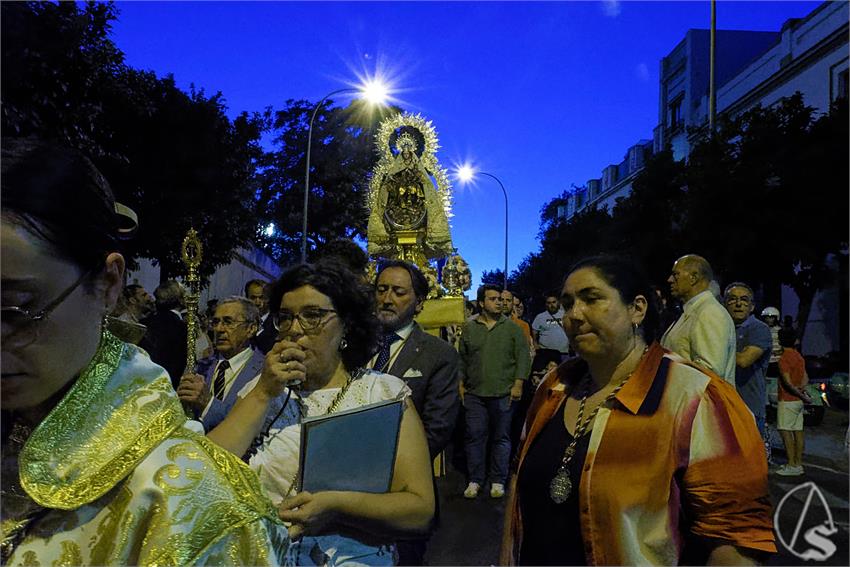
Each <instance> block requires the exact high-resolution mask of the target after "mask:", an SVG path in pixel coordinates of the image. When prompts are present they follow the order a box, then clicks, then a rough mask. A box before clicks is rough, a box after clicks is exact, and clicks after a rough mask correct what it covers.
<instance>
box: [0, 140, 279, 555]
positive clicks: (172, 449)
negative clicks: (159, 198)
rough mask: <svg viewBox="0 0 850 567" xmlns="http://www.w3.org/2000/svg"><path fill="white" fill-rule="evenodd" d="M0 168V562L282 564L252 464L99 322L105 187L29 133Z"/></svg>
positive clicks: (79, 160)
mask: <svg viewBox="0 0 850 567" xmlns="http://www.w3.org/2000/svg"><path fill="white" fill-rule="evenodd" d="M2 163H3V177H2V181H3V193H2V224H1V225H0V230H2V239H0V246H2V257H1V258H0V261H2V330H3V334H2V390H0V392H2V393H1V394H0V395H2V408H3V411H2V418H3V427H2V473H3V483H2V515H0V518H1V519H2V546H0V552H2V555H0V558H2V563H3V564H10V565H48V564H52V565H199V564H214V565H237V564H239V565H266V564H276V563H278V558H279V557H280V556H281V554H282V553H283V551H285V547H286V545H287V543H288V540H287V534H286V530H285V529H284V528H283V527H282V526H281V525H280V523H279V520H278V519H277V514H276V513H275V511H274V509H273V508H272V506H271V504H270V503H269V502H268V501H267V500H266V499H265V497H264V496H261V490H260V487H259V484H258V482H257V479H256V477H255V476H254V474H253V473H252V472H251V471H250V469H248V467H247V466H246V465H245V464H244V463H242V462H241V461H240V460H239V459H237V458H235V457H233V456H232V455H230V454H229V453H227V452H226V451H224V450H222V449H220V448H219V447H217V446H216V445H214V444H212V443H211V442H209V441H208V440H207V439H206V438H205V437H204V436H203V431H202V429H201V428H200V424H198V423H196V422H192V421H187V419H186V417H185V414H184V413H183V410H182V408H181V406H180V403H179V401H178V399H177V397H176V394H175V393H174V391H173V390H172V388H171V383H170V380H169V378H168V375H167V374H166V373H165V371H164V370H163V369H162V368H161V367H159V366H157V365H155V364H153V362H151V360H150V358H149V357H148V356H147V355H146V353H144V351H142V350H140V349H138V348H137V347H135V346H133V345H130V344H126V343H124V342H121V341H120V340H119V339H117V338H116V337H115V336H114V335H112V334H111V333H109V331H107V330H106V328H105V325H104V321H105V317H106V314H107V313H109V312H110V311H111V310H112V308H113V307H114V305H115V302H116V300H117V297H118V295H119V293H120V292H121V288H122V284H123V276H124V258H123V257H122V256H121V255H120V254H119V253H117V252H116V250H117V243H116V241H115V236H114V235H115V234H116V227H117V218H116V214H115V202H114V199H113V197H112V193H111V191H110V189H109V186H108V184H107V183H106V181H105V180H104V179H103V177H102V176H101V175H100V173H99V172H98V171H97V169H95V167H94V165H93V164H92V163H91V162H90V161H88V160H87V159H86V158H84V157H83V156H82V155H80V154H79V153H77V152H75V151H73V150H69V149H65V148H59V147H55V146H48V145H46V144H42V143H37V142H32V141H13V140H4V148H3V160H2Z"/></svg>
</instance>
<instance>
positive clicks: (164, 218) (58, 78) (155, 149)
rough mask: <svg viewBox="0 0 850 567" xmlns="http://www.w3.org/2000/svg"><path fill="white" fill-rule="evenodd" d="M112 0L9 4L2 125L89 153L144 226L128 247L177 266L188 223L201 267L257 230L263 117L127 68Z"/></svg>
mask: <svg viewBox="0 0 850 567" xmlns="http://www.w3.org/2000/svg"><path fill="white" fill-rule="evenodd" d="M116 15H117V12H116V9H115V7H114V5H113V4H112V3H107V4H97V3H93V2H89V3H86V4H84V5H80V4H77V3H75V2H60V3H58V4H53V3H48V2H31V3H13V2H6V3H3V4H2V16H3V19H2V32H3V33H2V42H3V54H2V65H3V74H4V76H3V79H4V80H3V82H2V108H3V116H2V120H3V122H2V124H3V135H4V136H9V135H18V136H26V135H36V136H39V137H43V138H47V139H54V140H59V141H61V142H63V143H65V144H68V145H71V146H73V147H77V148H79V149H81V150H82V151H83V152H84V153H86V154H88V155H89V156H90V157H91V158H92V159H93V160H94V161H95V163H96V164H97V165H98V167H99V168H101V170H102V171H103V173H104V175H105V176H106V178H107V179H108V180H109V181H110V184H111V185H112V188H113V191H114V192H115V194H116V197H117V198H118V199H119V200H120V201H122V202H124V203H125V204H127V205H129V206H130V207H132V208H134V209H135V210H136V212H137V213H138V215H139V225H140V230H139V233H138V235H137V237H136V239H135V240H134V241H133V242H131V243H130V244H129V245H128V259H132V257H133V256H135V255H142V256H145V257H148V258H152V259H154V260H155V261H156V262H157V263H158V264H159V265H160V267H161V276H162V277H163V278H164V277H169V276H174V275H177V274H181V273H182V272H183V270H184V268H183V266H182V264H181V262H180V260H179V253H180V245H181V243H182V240H183V236H184V235H185V233H186V230H187V229H188V227H189V226H190V225H194V226H195V228H196V229H197V230H198V232H199V234H200V237H201V240H202V244H203V245H204V262H203V264H202V265H201V273H202V275H209V274H211V273H212V272H213V270H214V269H215V267H216V266H217V265H220V264H222V263H225V262H227V261H229V260H230V257H231V254H232V252H233V250H234V249H236V248H237V247H239V246H241V245H244V244H246V243H248V242H249V241H250V240H251V239H252V238H253V236H254V234H255V232H256V215H255V214H254V212H255V208H256V205H255V202H254V201H253V198H252V197H253V191H254V189H253V185H252V181H253V176H254V170H255V164H256V161H257V160H258V159H259V156H260V155H261V151H260V148H259V137H260V134H261V130H262V125H263V124H262V119H261V117H258V116H249V115H247V114H242V115H241V116H239V117H238V118H237V119H236V120H233V121H231V120H229V119H228V118H227V116H226V115H225V106H224V99H223V97H222V95H221V94H220V93H219V94H216V95H213V96H211V97H207V96H206V95H205V94H204V93H203V92H202V91H201V92H198V91H195V90H194V89H193V90H192V91H191V92H190V93H185V92H183V91H181V90H180V89H179V88H177V86H176V85H175V83H174V80H173V78H171V77H165V78H163V79H159V78H157V77H156V76H155V75H154V74H153V73H149V72H141V71H137V70H134V69H131V68H130V67H128V66H127V65H125V64H124V56H123V54H122V53H121V51H120V50H119V49H118V48H117V47H116V46H115V44H114V43H113V42H112V40H111V39H110V38H109V33H110V24H111V21H112V20H114V19H115V17H116Z"/></svg>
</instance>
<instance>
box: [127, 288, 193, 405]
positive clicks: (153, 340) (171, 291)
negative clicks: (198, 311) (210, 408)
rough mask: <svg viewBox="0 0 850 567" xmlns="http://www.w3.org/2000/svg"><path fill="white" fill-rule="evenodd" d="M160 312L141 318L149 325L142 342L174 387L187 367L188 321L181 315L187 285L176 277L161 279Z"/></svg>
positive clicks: (156, 294)
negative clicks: (166, 373)
mask: <svg viewBox="0 0 850 567" xmlns="http://www.w3.org/2000/svg"><path fill="white" fill-rule="evenodd" d="M153 295H154V299H155V301H156V312H155V313H154V314H153V315H150V316H149V317H146V318H144V319H142V320H141V323H142V324H143V325H144V326H145V327H147V329H148V330H147V332H146V333H145V336H144V338H143V339H142V340H141V341H140V342H139V346H140V347H141V348H143V349H144V350H145V351H147V353H148V354H149V355H150V357H151V360H153V361H154V362H155V363H157V364H159V365H160V366H162V367H163V368H165V370H166V371H167V372H168V375H169V376H170V377H171V384H172V386H174V388H175V389H176V388H177V385H178V384H179V383H180V376H182V375H183V370H184V369H185V368H186V334H187V333H186V323H185V322H184V321H183V318H182V317H181V316H180V309H181V308H182V307H183V286H181V285H180V283H179V282H177V281H175V280H167V281H165V282H163V283H161V284H160V285H159V286H158V287H157V288H156V289H155V290H154V292H153Z"/></svg>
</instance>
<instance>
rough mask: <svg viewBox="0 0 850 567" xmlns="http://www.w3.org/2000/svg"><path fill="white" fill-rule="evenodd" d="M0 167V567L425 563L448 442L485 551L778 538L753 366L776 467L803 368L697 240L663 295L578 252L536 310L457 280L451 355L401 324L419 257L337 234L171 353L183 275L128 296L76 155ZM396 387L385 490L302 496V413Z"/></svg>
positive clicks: (797, 453)
mask: <svg viewBox="0 0 850 567" xmlns="http://www.w3.org/2000/svg"><path fill="white" fill-rule="evenodd" d="M2 165H3V193H2V296H3V300H2V301H3V305H2V315H3V322H2V324H3V342H2V355H3V358H2V364H3V381H2V418H3V424H2V425H3V438H2V472H3V486H2V496H3V498H2V526H3V530H2V532H3V533H2V538H3V541H2V560H3V564H6V563H9V564H12V563H14V564H19V563H46V562H58V563H63V564H64V563H68V564H96V565H107V564H109V565H112V564H116V565H117V564H126V565H139V564H148V563H157V564H185V565H189V564H191V565H195V564H243V565H262V564H287V565H340V564H348V565H358V564H359V565H393V564H404V565H417V564H423V560H424V554H425V550H426V545H427V541H428V538H429V534H430V533H431V532H432V530H433V529H434V527H435V526H436V525H437V523H438V522H439V520H440V518H439V509H438V506H437V501H438V498H437V495H436V491H437V483H436V482H435V476H434V471H433V466H432V465H433V462H434V460H435V459H438V458H439V457H440V455H441V454H442V453H443V452H444V451H445V450H446V449H447V448H448V447H449V446H450V445H452V440H453V438H454V439H455V444H456V445H457V444H461V445H462V447H457V446H456V447H454V449H455V451H456V452H460V453H462V456H463V461H464V463H465V464H464V469H465V470H464V472H465V473H466V477H467V485H466V488H465V489H464V490H463V496H464V497H465V498H468V499H475V498H478V497H479V496H480V491H481V489H482V488H484V487H489V491H488V493H489V497H491V498H505V497H506V498H507V500H506V514H505V524H504V531H503V539H502V542H501V562H502V563H503V564H525V565H547V564H549V565H583V564H621V565H625V564H664V565H666V564H678V563H681V562H685V563H688V562H690V563H712V564H718V563H726V564H747V563H758V562H761V561H764V560H765V558H766V557H767V556H768V555H769V554H770V553H772V552H774V551H775V546H774V542H773V530H772V510H771V505H770V501H769V496H768V490H767V474H768V466H767V465H768V463H767V457H766V454H765V451H764V445H763V442H764V441H763V435H764V428H765V405H766V392H765V377H766V375H767V374H769V373H771V372H775V375H776V377H777V378H778V380H779V383H780V402H779V410H778V418H777V423H778V429H779V430H780V432H781V434H782V438H783V441H784V442H785V445H786V448H787V454H788V464H787V465H785V466H783V467H782V468H780V469H779V470H778V473H779V474H784V475H789V476H791V475H799V474H802V473H803V467H802V463H801V454H802V450H803V435H802V415H803V410H802V407H803V402H804V401H806V399H807V396H806V393H805V391H804V388H803V387H804V385H805V382H806V374H805V365H804V364H803V361H802V358H801V356H800V355H799V353H798V352H797V351H796V350H795V349H794V344H795V341H794V340H795V337H794V335H793V333H792V332H790V331H789V330H788V329H782V328H780V326H779V324H778V321H779V312H778V311H777V310H776V309H775V308H770V307H769V308H767V309H765V310H764V312H763V313H762V315H763V316H764V318H765V322H762V321H760V320H758V319H757V318H756V317H755V316H754V308H755V305H754V293H753V289H752V287H751V286H750V285H748V284H746V283H744V282H733V283H730V284H729V285H727V286H726V288H725V290H724V291H723V293H722V294H720V295H719V296H718V295H716V293H715V292H713V291H712V288H713V286H712V282H714V281H715V277H714V273H713V271H712V268H711V266H710V264H709V262H708V261H707V260H706V259H704V258H701V257H700V256H697V255H692V254H691V255H686V256H683V257H682V258H679V259H678V260H677V261H676V262H675V263H674V264H673V266H672V269H671V275H670V277H669V280H668V283H669V285H670V293H671V295H672V298H673V299H675V300H678V301H679V302H681V304H682V308H681V311H677V310H676V309H675V308H674V307H673V301H668V302H666V305H662V303H661V301H660V299H662V298H663V295H664V294H661V296H660V295H659V293H658V292H659V289H658V288H656V287H653V286H652V285H651V282H650V281H649V279H648V278H647V277H646V276H645V274H644V273H643V272H642V270H641V269H640V267H638V266H635V265H634V264H633V263H632V262H631V261H629V260H626V259H622V258H618V257H614V256H599V257H593V258H588V259H585V260H583V261H581V262H579V263H578V264H576V265H575V266H574V267H573V268H571V269H570V270H569V272H568V273H567V274H564V280H563V282H562V285H561V287H560V288H559V289H557V290H554V291H552V292H551V293H550V294H548V295H547V296H546V297H545V298H542V299H543V300H544V302H543V305H544V306H545V308H544V310H543V311H542V312H540V313H539V314H537V315H536V316H534V317H533V318H532V317H528V316H527V314H526V313H525V307H526V305H525V303H524V302H523V300H522V299H521V298H520V297H518V296H517V295H515V294H513V293H512V292H511V291H510V290H506V289H504V287H503V286H497V285H489V284H488V285H483V286H481V287H480V288H479V289H478V291H477V295H476V298H475V301H474V302H469V303H468V312H467V318H466V321H465V322H464V323H463V324H462V325H461V326H460V328H459V329H456V330H454V332H453V333H452V335H451V338H452V340H453V343H454V344H452V342H450V341H447V340H445V337H443V338H441V337H439V336H436V335H435V334H432V333H430V332H428V330H427V329H423V328H422V327H421V326H420V325H419V324H418V323H417V322H416V319H415V318H416V316H417V315H418V314H419V313H420V311H421V310H422V309H423V306H424V304H425V301H426V298H427V297H428V293H429V283H428V281H427V279H426V277H425V276H424V275H423V273H422V271H420V269H419V268H418V267H417V266H415V265H412V264H410V263H407V262H404V261H400V260H392V261H386V262H383V263H381V264H380V265H379V267H378V269H377V273H376V276H375V280H374V281H367V278H366V275H365V274H366V269H365V268H366V264H367V261H368V258H367V257H366V255H365V253H364V252H363V251H362V250H361V249H360V248H359V247H358V246H357V245H356V244H355V243H353V242H350V241H337V242H334V243H332V244H331V245H329V246H328V247H327V248H326V249H325V250H323V251H321V254H320V256H321V258H320V259H319V260H317V261H316V262H315V263H312V264H301V265H297V266H294V267H292V268H290V269H287V270H286V271H285V272H284V273H283V275H282V276H281V277H280V278H279V279H278V280H276V281H274V282H265V281H262V280H251V281H249V282H246V283H245V286H244V289H243V290H242V291H243V294H241V295H234V296H229V297H224V298H220V299H217V300H215V301H213V302H211V303H210V304H209V306H208V309H207V312H206V313H204V314H203V317H202V324H201V328H200V332H199V333H198V338H197V340H196V341H195V345H196V353H195V354H196V357H195V358H196V359H197V363H196V365H195V366H194V368H186V360H187V352H186V349H187V340H186V339H187V327H186V323H185V321H184V313H183V309H184V306H183V300H182V298H183V290H182V287H181V285H180V284H179V283H178V282H176V281H166V282H164V283H163V284H161V285H160V286H159V287H157V288H156V289H155V290H154V292H153V294H151V293H149V292H148V291H147V290H145V289H144V288H143V287H142V286H140V285H138V284H132V285H125V273H124V272H125V269H124V267H125V266H124V258H123V257H122V255H121V253H120V250H121V242H120V238H119V236H118V235H119V233H118V231H117V225H118V219H117V213H116V206H115V201H114V197H113V196H112V193H111V191H110V189H109V185H108V183H107V182H106V180H105V179H104V178H103V177H102V176H101V175H100V173H99V172H98V171H97V170H96V169H95V167H94V166H93V165H92V163H91V162H90V161H89V160H87V159H86V158H85V157H83V156H82V155H81V154H79V153H77V152H75V151H71V150H67V149H64V148H60V147H57V146H52V145H48V144H44V143H36V142H32V141H23V142H20V143H9V144H4V148H3V164H2ZM553 283H556V282H553ZM715 287H716V284H715ZM668 324H669V325H668ZM395 400H401V401H402V402H403V403H402V406H401V408H402V412H401V418H400V423H399V425H398V436H397V446H396V451H395V454H394V457H393V462H392V465H391V471H390V478H391V481H390V483H389V486H388V487H387V489H386V490H385V491H382V492H366V491H358V490H327V491H317V492H309V491H307V490H303V489H302V484H303V481H304V478H303V474H304V471H302V470H301V467H302V466H303V464H304V463H303V458H302V453H303V447H302V446H301V445H302V440H303V439H304V432H303V431H302V424H303V423H304V422H305V420H310V419H315V418H319V417H323V416H328V415H330V414H334V413H338V412H346V411H352V410H357V409H358V408H363V407H364V406H370V405H372V404H376V403H379V402H390V401H395ZM458 428H462V430H463V434H462V438H460V439H459V438H458V437H457V436H456V435H455V432H456V431H457V430H458ZM362 444H363V447H364V448H367V447H369V440H368V439H363V440H362ZM364 451H367V449H364ZM366 457H368V455H366ZM339 466H340V468H341V470H345V463H340V464H339Z"/></svg>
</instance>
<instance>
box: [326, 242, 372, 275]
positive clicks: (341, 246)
mask: <svg viewBox="0 0 850 567" xmlns="http://www.w3.org/2000/svg"><path fill="white" fill-rule="evenodd" d="M318 252H319V260H324V259H326V258H334V259H336V260H337V261H338V262H341V263H342V264H344V265H345V267H346V268H348V269H349V270H351V272H352V273H354V274H356V275H358V276H359V275H362V274H363V273H365V271H366V266H368V265H369V257H368V256H367V255H366V253H365V252H364V251H363V249H362V248H360V246H358V245H357V243H356V242H354V241H353V240H349V239H347V238H334V239H333V240H329V241H328V242H326V243H325V245H324V246H322V247H321V248H320V249H319V251H318Z"/></svg>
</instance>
